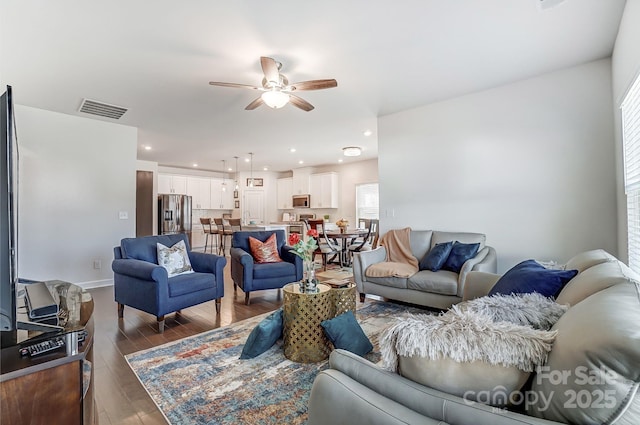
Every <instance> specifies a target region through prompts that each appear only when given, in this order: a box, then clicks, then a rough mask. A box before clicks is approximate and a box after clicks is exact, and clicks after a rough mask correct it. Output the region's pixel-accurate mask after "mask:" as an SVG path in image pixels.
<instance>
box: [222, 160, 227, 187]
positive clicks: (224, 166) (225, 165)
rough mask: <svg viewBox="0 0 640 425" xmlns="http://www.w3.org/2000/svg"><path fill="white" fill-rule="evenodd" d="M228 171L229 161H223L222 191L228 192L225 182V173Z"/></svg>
mask: <svg viewBox="0 0 640 425" xmlns="http://www.w3.org/2000/svg"><path fill="white" fill-rule="evenodd" d="M226 169H227V161H226V160H224V159H223V160H222V191H223V192H226V191H227V182H226V181H225V171H226Z"/></svg>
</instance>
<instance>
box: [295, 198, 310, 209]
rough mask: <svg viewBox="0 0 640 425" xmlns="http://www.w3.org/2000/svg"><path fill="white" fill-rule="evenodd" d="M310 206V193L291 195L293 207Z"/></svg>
mask: <svg viewBox="0 0 640 425" xmlns="http://www.w3.org/2000/svg"><path fill="white" fill-rule="evenodd" d="M309 207H311V195H293V208H309Z"/></svg>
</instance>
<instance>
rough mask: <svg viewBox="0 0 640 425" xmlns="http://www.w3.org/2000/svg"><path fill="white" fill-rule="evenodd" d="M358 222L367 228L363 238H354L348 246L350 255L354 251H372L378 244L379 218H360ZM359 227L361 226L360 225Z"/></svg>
mask: <svg viewBox="0 0 640 425" xmlns="http://www.w3.org/2000/svg"><path fill="white" fill-rule="evenodd" d="M358 223H363V224H364V225H365V226H368V227H366V229H367V233H365V234H364V235H363V237H362V240H352V241H351V244H350V245H349V246H348V247H347V250H348V251H349V255H350V256H352V255H353V253H354V252H360V251H371V250H372V249H375V248H376V246H377V245H378V225H379V224H380V220H378V219H360V220H359V221H358ZM358 227H359V226H358Z"/></svg>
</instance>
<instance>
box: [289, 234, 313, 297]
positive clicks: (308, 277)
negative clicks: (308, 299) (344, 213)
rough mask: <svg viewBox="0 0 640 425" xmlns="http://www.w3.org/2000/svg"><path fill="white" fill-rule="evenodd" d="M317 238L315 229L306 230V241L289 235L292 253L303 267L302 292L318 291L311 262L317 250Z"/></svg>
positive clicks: (296, 235) (297, 235)
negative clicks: (300, 260) (298, 258)
mask: <svg viewBox="0 0 640 425" xmlns="http://www.w3.org/2000/svg"><path fill="white" fill-rule="evenodd" d="M317 237H318V231H317V230H316V229H310V230H308V231H307V234H306V239H304V238H301V237H300V235H299V234H298V233H292V234H290V235H289V245H291V246H292V247H293V251H292V252H293V253H294V254H296V255H297V256H298V257H300V258H302V262H303V265H304V277H303V278H302V282H300V290H301V291H302V292H317V290H318V281H317V280H316V269H315V263H314V262H313V253H314V252H315V250H316V249H318V242H317V241H316V238H317Z"/></svg>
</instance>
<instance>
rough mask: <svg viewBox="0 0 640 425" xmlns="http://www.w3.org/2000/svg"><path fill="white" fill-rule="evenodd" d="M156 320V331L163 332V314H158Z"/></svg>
mask: <svg viewBox="0 0 640 425" xmlns="http://www.w3.org/2000/svg"><path fill="white" fill-rule="evenodd" d="M156 320H157V321H158V333H160V334H161V333H164V316H158V317H157V318H156Z"/></svg>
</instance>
